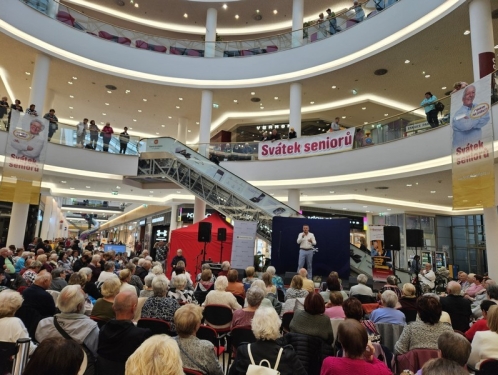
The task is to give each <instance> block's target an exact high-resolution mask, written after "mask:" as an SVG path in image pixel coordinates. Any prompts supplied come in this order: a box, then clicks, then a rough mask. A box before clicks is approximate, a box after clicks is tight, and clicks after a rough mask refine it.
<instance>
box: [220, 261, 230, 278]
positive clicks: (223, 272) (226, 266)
mask: <svg viewBox="0 0 498 375" xmlns="http://www.w3.org/2000/svg"><path fill="white" fill-rule="evenodd" d="M228 271H230V262H229V261H227V260H225V261H224V262H223V263H221V271H220V272H218V276H228Z"/></svg>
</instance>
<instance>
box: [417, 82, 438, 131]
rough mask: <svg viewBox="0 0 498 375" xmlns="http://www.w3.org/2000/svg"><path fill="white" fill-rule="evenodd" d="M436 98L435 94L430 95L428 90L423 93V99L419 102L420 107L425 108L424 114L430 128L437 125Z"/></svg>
mask: <svg viewBox="0 0 498 375" xmlns="http://www.w3.org/2000/svg"><path fill="white" fill-rule="evenodd" d="M436 102H437V98H436V95H432V93H431V92H430V91H427V92H426V93H425V99H424V100H422V103H420V106H421V107H424V109H425V115H426V116H427V122H428V123H429V125H430V126H431V128H436V127H438V126H439V120H438V119H437V109H436V106H435V104H436Z"/></svg>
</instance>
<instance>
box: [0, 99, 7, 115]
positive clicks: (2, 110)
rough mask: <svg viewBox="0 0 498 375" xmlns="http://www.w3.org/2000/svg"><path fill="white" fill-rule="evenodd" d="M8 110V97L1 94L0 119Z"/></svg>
mask: <svg viewBox="0 0 498 375" xmlns="http://www.w3.org/2000/svg"><path fill="white" fill-rule="evenodd" d="M8 111H9V99H7V97H6V96H2V100H0V119H2V118H3V116H5V115H6V114H7V112H8Z"/></svg>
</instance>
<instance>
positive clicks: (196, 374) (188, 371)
mask: <svg viewBox="0 0 498 375" xmlns="http://www.w3.org/2000/svg"><path fill="white" fill-rule="evenodd" d="M183 373H184V374H186V375H204V373H203V372H200V371H197V370H192V369H190V368H186V367H184V368H183Z"/></svg>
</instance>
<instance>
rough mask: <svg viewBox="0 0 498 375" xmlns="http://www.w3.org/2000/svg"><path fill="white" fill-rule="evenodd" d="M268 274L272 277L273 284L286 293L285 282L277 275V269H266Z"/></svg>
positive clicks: (271, 267)
mask: <svg viewBox="0 0 498 375" xmlns="http://www.w3.org/2000/svg"><path fill="white" fill-rule="evenodd" d="M266 272H268V273H269V274H270V275H271V282H272V284H273V285H275V287H276V288H277V289H280V290H282V291H283V292H284V293H285V288H284V281H283V280H282V278H281V277H280V276H278V275H277V274H276V273H277V270H276V269H275V267H273V266H270V267H268V268H267V269H266Z"/></svg>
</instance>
